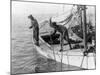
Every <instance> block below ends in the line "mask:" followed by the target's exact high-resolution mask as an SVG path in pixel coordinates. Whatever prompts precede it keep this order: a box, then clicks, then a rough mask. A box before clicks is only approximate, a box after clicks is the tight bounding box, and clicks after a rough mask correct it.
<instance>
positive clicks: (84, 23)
mask: <svg viewBox="0 0 100 75" xmlns="http://www.w3.org/2000/svg"><path fill="white" fill-rule="evenodd" d="M82 10H83V11H82V17H83V19H82V23H83V24H82V26H83V40H84V52H87V24H86V6H85V5H83V6H82Z"/></svg>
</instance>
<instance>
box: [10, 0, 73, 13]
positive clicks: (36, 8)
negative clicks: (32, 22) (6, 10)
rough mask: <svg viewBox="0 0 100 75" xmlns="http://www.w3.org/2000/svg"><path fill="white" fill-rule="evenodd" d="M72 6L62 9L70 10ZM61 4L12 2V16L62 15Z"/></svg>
mask: <svg viewBox="0 0 100 75" xmlns="http://www.w3.org/2000/svg"><path fill="white" fill-rule="evenodd" d="M71 7H72V5H66V6H64V8H67V10H64V11H68V10H70V9H71ZM62 12H63V5H62V4H48V3H33V2H18V1H12V14H29V13H30V14H51V13H54V14H55V13H62Z"/></svg>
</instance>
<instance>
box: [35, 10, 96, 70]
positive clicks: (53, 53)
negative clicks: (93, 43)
mask: <svg viewBox="0 0 100 75" xmlns="http://www.w3.org/2000/svg"><path fill="white" fill-rule="evenodd" d="M84 11H85V9H84ZM85 12H86V11H85ZM85 15H86V14H85ZM46 22H47V21H46ZM83 23H85V22H83ZM43 24H44V23H43ZM46 25H47V26H49V22H47V23H46ZM83 25H84V27H83V34H82V36H86V31H85V30H86V26H85V24H83ZM42 28H43V29H46V30H47V31H46V32H40V35H39V43H40V46H37V45H35V44H34V41H33V44H34V47H35V48H36V50H37V51H38V52H39V53H40V54H41V55H43V56H45V57H46V58H48V59H53V60H55V61H56V62H60V63H61V64H60V70H61V71H65V70H85V69H95V64H96V63H95V52H93V51H92V52H88V51H87V49H86V47H85V46H86V45H85V44H86V38H85V37H81V36H78V34H77V33H79V32H77V33H76V34H75V33H74V32H72V34H73V36H72V35H71V34H70V33H69V38H70V41H71V45H72V46H73V47H74V46H75V45H76V44H77V45H79V44H80V45H82V46H84V47H80V48H73V49H72V50H70V48H69V45H68V42H67V41H65V40H64V45H63V51H62V52H60V51H59V50H60V49H61V46H60V40H59V37H60V33H56V34H55V35H53V36H51V33H50V30H51V31H52V28H51V29H50V27H46V26H44V27H42ZM70 29H71V28H70ZM84 31H85V32H84ZM77 39H78V40H77ZM76 40H77V41H76ZM84 52H87V53H84ZM63 64H66V65H67V67H66V68H65V66H63Z"/></svg>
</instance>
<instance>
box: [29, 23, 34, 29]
mask: <svg viewBox="0 0 100 75" xmlns="http://www.w3.org/2000/svg"><path fill="white" fill-rule="evenodd" d="M34 23H35V22H34V21H31V26H30V27H29V29H31V28H33V26H34Z"/></svg>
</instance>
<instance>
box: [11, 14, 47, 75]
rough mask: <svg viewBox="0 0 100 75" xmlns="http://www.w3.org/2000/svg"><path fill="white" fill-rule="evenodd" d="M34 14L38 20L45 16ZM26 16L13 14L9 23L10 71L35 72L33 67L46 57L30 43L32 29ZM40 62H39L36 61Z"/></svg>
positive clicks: (18, 72) (19, 72) (14, 72)
mask: <svg viewBox="0 0 100 75" xmlns="http://www.w3.org/2000/svg"><path fill="white" fill-rule="evenodd" d="M41 16H42V15H40V16H37V17H36V16H35V18H36V19H37V20H38V22H40V21H41V20H43V18H44V19H45V18H46V17H48V16H46V17H41ZM30 25H31V24H30V20H28V18H27V16H25V15H19V14H17V15H16V14H13V15H12V25H11V44H12V45H11V73H12V74H21V73H35V67H36V66H37V65H39V64H41V63H42V64H43V62H45V61H46V60H47V59H46V58H45V57H43V56H41V55H40V54H38V52H37V51H36V49H35V48H34V45H33V43H32V30H30V29H29V26H30ZM38 62H40V63H38Z"/></svg>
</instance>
